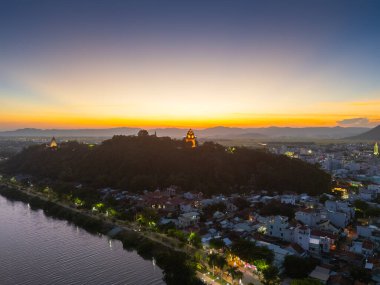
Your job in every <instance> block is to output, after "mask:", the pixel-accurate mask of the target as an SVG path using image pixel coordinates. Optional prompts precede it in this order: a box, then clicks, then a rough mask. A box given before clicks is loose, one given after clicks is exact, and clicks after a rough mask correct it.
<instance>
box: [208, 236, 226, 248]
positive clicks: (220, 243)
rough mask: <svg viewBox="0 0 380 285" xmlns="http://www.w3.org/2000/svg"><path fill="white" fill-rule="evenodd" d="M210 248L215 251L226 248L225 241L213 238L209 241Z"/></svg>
mask: <svg viewBox="0 0 380 285" xmlns="http://www.w3.org/2000/svg"><path fill="white" fill-rule="evenodd" d="M209 244H210V247H211V248H214V249H221V248H223V247H225V246H226V244H225V243H224V241H223V240H222V239H220V238H212V239H210V241H209Z"/></svg>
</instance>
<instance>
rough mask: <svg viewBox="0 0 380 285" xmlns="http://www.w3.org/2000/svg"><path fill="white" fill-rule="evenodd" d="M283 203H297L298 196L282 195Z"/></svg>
mask: <svg viewBox="0 0 380 285" xmlns="http://www.w3.org/2000/svg"><path fill="white" fill-rule="evenodd" d="M281 203H283V204H290V205H295V204H296V196H294V195H282V196H281Z"/></svg>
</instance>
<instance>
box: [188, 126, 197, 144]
mask: <svg viewBox="0 0 380 285" xmlns="http://www.w3.org/2000/svg"><path fill="white" fill-rule="evenodd" d="M196 138H197V137H196V136H195V135H194V132H193V130H192V129H190V130H189V131H188V132H187V135H186V137H185V142H191V147H193V148H194V147H196V146H197V140H196Z"/></svg>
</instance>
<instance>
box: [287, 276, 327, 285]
mask: <svg viewBox="0 0 380 285" xmlns="http://www.w3.org/2000/svg"><path fill="white" fill-rule="evenodd" d="M322 284H323V283H322V282H320V281H319V280H317V279H312V278H305V279H293V280H292V281H291V282H290V285H322Z"/></svg>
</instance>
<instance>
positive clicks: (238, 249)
mask: <svg viewBox="0 0 380 285" xmlns="http://www.w3.org/2000/svg"><path fill="white" fill-rule="evenodd" d="M231 252H232V253H233V254H235V255H236V256H239V257H240V258H241V259H243V260H244V261H247V262H249V263H254V262H255V260H259V259H260V260H265V261H266V262H267V263H268V264H271V263H272V261H273V259H274V253H273V251H271V250H270V249H268V248H267V247H265V246H257V245H256V243H254V242H251V241H249V240H245V239H239V240H238V241H235V242H234V243H233V244H232V246H231Z"/></svg>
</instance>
